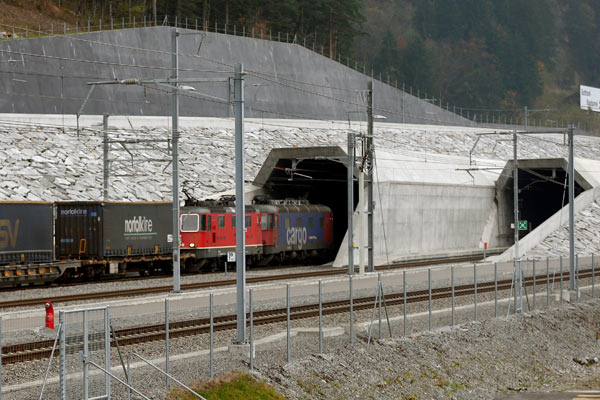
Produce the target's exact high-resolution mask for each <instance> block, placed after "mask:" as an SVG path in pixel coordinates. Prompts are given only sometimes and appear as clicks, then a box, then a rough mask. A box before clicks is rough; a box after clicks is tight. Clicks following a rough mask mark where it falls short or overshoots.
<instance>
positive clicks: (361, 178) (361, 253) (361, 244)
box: [357, 142, 365, 275]
mask: <svg viewBox="0 0 600 400" xmlns="http://www.w3.org/2000/svg"><path fill="white" fill-rule="evenodd" d="M363 143H364V142H363ZM364 210H365V173H364V170H363V169H362V168H359V169H358V207H357V214H358V215H357V217H358V223H357V225H358V273H359V274H360V275H362V274H364V273H365V223H364V218H363V217H364Z"/></svg>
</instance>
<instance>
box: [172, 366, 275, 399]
mask: <svg viewBox="0 0 600 400" xmlns="http://www.w3.org/2000/svg"><path fill="white" fill-rule="evenodd" d="M191 388H192V389H194V390H195V391H196V392H198V393H199V394H200V395H201V396H202V397H204V398H205V399H207V400H217V399H218V400H242V399H244V400H286V398H285V397H283V396H282V395H280V394H279V393H277V392H276V391H275V389H273V388H272V387H271V386H269V385H267V384H266V383H264V382H261V381H257V380H256V379H254V378H253V377H251V376H250V375H248V374H246V373H241V372H232V373H231V374H229V375H226V376H224V377H222V378H219V379H213V380H210V381H206V382H201V383H198V384H194V385H192V386H191ZM166 399H167V400H192V399H197V397H196V396H194V395H192V394H191V393H189V392H187V391H185V390H180V389H177V390H173V391H172V392H170V393H169V394H168V396H167V398H166Z"/></svg>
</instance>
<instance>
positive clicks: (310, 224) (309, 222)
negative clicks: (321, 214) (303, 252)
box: [308, 217, 315, 229]
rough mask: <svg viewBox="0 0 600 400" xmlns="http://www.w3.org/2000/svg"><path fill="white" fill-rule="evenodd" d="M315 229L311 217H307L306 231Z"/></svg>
mask: <svg viewBox="0 0 600 400" xmlns="http://www.w3.org/2000/svg"><path fill="white" fill-rule="evenodd" d="M314 227H315V221H314V220H313V217H308V229H313V228H314Z"/></svg>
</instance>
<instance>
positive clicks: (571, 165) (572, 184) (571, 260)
mask: <svg viewBox="0 0 600 400" xmlns="http://www.w3.org/2000/svg"><path fill="white" fill-rule="evenodd" d="M574 176H575V158H574V157H573V125H569V278H570V281H569V290H575V179H574Z"/></svg>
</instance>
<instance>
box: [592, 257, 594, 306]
mask: <svg viewBox="0 0 600 400" xmlns="http://www.w3.org/2000/svg"><path fill="white" fill-rule="evenodd" d="M593 298H594V254H592V299H593Z"/></svg>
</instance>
